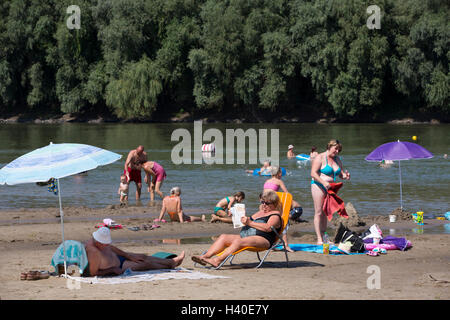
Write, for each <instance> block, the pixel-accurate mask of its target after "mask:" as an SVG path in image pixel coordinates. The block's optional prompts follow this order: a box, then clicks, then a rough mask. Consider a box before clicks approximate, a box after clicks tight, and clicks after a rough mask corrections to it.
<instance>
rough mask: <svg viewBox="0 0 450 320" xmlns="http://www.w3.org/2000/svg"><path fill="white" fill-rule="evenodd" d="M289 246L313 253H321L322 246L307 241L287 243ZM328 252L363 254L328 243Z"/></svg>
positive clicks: (278, 247)
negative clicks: (347, 250)
mask: <svg viewBox="0 0 450 320" xmlns="http://www.w3.org/2000/svg"><path fill="white" fill-rule="evenodd" d="M289 247H290V248H291V249H292V250H294V251H305V252H313V253H322V254H323V246H322V245H318V244H308V243H294V244H289ZM277 249H278V250H280V249H283V246H281V245H279V246H277V247H275V250H277ZM330 254H331V255H355V254H364V253H358V252H351V253H345V252H343V251H342V250H339V248H338V247H337V246H335V245H330Z"/></svg>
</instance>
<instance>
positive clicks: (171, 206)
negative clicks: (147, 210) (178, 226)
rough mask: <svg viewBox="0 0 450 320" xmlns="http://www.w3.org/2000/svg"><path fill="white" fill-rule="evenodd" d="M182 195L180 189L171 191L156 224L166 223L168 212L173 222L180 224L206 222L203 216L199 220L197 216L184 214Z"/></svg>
mask: <svg viewBox="0 0 450 320" xmlns="http://www.w3.org/2000/svg"><path fill="white" fill-rule="evenodd" d="M180 195H181V189H180V187H174V188H172V189H171V190H170V196H166V197H165V198H164V199H163V202H162V208H161V213H160V214H159V218H158V219H155V220H154V222H166V220H164V219H163V217H164V214H165V213H166V211H167V213H168V214H169V216H170V220H171V221H178V222H195V221H205V215H202V217H201V218H199V217H195V216H188V215H186V214H184V213H183V208H182V207H181V198H180Z"/></svg>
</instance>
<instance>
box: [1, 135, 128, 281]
mask: <svg viewBox="0 0 450 320" xmlns="http://www.w3.org/2000/svg"><path fill="white" fill-rule="evenodd" d="M121 157H122V156H121V155H120V154H117V153H114V152H111V151H108V150H105V149H101V148H97V147H94V146H90V145H86V144H76V143H60V144H56V143H52V142H50V144H49V145H48V146H46V147H43V148H39V149H36V150H34V151H31V152H29V153H27V154H24V155H23V156H21V157H19V158H17V159H16V160H14V161H12V162H10V163H9V164H7V165H6V166H4V167H3V168H2V169H0V185H4V184H8V185H15V184H21V183H35V182H46V181H49V180H50V179H55V180H56V186H57V190H58V191H57V194H58V199H59V211H60V217H61V230H62V241H63V244H64V213H63V210H62V204H61V184H60V179H61V178H64V177H68V176H71V175H74V174H78V173H80V172H84V171H88V170H92V169H95V168H97V167H98V166H104V165H107V164H110V163H113V162H115V161H117V160H119V159H120V158H121ZM63 251H64V271H65V274H66V275H67V266H66V252H65V248H64V250H63Z"/></svg>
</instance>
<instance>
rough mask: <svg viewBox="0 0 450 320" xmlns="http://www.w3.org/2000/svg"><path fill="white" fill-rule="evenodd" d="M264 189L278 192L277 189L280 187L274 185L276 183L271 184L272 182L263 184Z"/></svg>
mask: <svg viewBox="0 0 450 320" xmlns="http://www.w3.org/2000/svg"><path fill="white" fill-rule="evenodd" d="M263 188H264V189H271V190H273V191H278V189H280V185H278V184H276V183H272V182H266V183H264V187H263Z"/></svg>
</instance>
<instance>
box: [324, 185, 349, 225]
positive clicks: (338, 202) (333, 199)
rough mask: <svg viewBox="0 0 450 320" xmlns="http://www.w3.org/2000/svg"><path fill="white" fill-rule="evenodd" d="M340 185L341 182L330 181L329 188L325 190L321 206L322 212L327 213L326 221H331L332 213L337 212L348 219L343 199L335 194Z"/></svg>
mask: <svg viewBox="0 0 450 320" xmlns="http://www.w3.org/2000/svg"><path fill="white" fill-rule="evenodd" d="M342 186H343V183H342V182H339V183H330V189H328V191H327V195H326V197H325V199H324V201H323V207H322V209H323V212H324V213H325V214H326V215H327V218H328V221H331V219H332V218H333V214H334V213H338V214H339V215H340V216H341V217H344V218H347V219H348V214H347V211H346V210H345V203H344V200H342V199H341V198H340V197H339V196H338V195H337V192H338V191H339V189H340V188H341V187H342Z"/></svg>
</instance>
